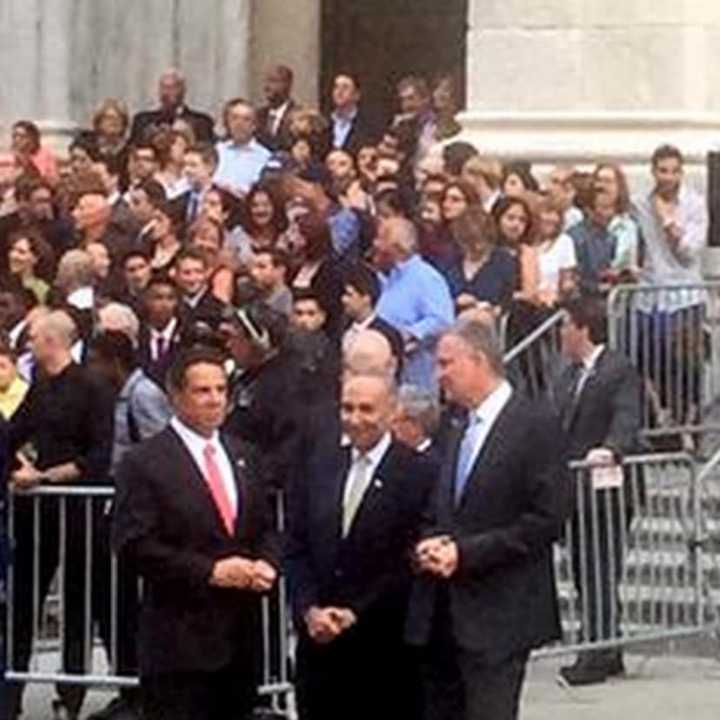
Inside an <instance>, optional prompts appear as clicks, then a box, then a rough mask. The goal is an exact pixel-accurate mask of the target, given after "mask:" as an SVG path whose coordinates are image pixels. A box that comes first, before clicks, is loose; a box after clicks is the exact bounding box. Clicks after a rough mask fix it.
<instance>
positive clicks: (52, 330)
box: [30, 310, 78, 375]
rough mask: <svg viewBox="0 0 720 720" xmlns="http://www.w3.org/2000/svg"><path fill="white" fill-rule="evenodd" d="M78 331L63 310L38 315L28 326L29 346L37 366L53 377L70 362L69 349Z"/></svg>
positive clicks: (76, 337)
mask: <svg viewBox="0 0 720 720" xmlns="http://www.w3.org/2000/svg"><path fill="white" fill-rule="evenodd" d="M77 339H78V329H77V326H76V325H75V322H74V321H73V319H72V318H71V317H70V315H68V313H66V312H65V311H64V310H53V311H52V312H49V313H44V314H42V315H38V316H37V317H35V318H34V319H33V322H32V324H31V325H30V346H31V348H32V352H33V355H34V356H35V360H36V361H37V363H38V365H39V366H40V367H41V368H42V369H43V370H45V371H46V372H48V373H49V374H51V375H53V374H56V373H57V372H59V371H60V370H62V369H63V368H64V367H66V366H67V364H68V363H69V362H71V360H72V358H71V355H70V348H71V347H72V346H73V344H74V343H75V341H76V340H77Z"/></svg>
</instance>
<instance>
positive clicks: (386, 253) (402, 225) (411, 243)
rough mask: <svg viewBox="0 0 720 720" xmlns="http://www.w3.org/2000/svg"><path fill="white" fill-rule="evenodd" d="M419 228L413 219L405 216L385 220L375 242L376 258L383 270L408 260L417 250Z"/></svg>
mask: <svg viewBox="0 0 720 720" xmlns="http://www.w3.org/2000/svg"><path fill="white" fill-rule="evenodd" d="M417 243H418V238H417V230H416V228H415V225H414V224H413V223H412V221H410V220H408V219H406V218H403V217H392V218H388V219H387V220H383V221H382V222H381V223H380V227H379V228H378V234H377V237H376V238H375V240H374V242H373V250H374V252H375V260H376V262H377V264H378V265H379V267H380V268H381V269H383V270H386V271H387V270H389V269H391V268H392V267H394V266H395V265H397V263H399V262H402V261H403V260H407V259H408V258H409V257H410V256H411V255H414V254H415V252H416V251H417Z"/></svg>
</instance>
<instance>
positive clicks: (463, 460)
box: [455, 413, 482, 505]
mask: <svg viewBox="0 0 720 720" xmlns="http://www.w3.org/2000/svg"><path fill="white" fill-rule="evenodd" d="M481 423H482V418H480V417H478V414H477V413H472V415H471V416H470V417H469V418H468V424H467V427H466V428H465V433H464V434H463V438H462V441H461V442H460V447H459V449H458V458H457V466H456V468H455V505H459V504H460V500H461V499H462V496H463V493H464V492H465V486H466V485H467V481H468V477H469V476H470V471H471V470H472V465H473V461H474V459H475V458H476V457H477V454H476V453H475V452H474V450H475V447H476V445H477V431H478V428H479V427H480V425H481Z"/></svg>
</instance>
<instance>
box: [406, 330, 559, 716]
mask: <svg viewBox="0 0 720 720" xmlns="http://www.w3.org/2000/svg"><path fill="white" fill-rule="evenodd" d="M437 360H438V376H439V381H440V384H441V386H442V387H443V389H444V391H445V393H446V396H447V398H448V399H449V400H450V401H452V402H455V403H457V404H458V405H460V406H462V407H464V408H466V409H467V411H468V417H467V422H466V423H465V424H463V427H462V428H461V429H456V431H455V433H454V437H453V438H452V439H451V440H450V441H449V443H448V453H447V456H446V458H445V462H444V464H443V468H442V471H441V473H440V480H439V483H438V486H437V490H436V493H435V497H434V501H433V503H432V505H431V513H430V515H429V519H430V522H431V524H430V526H429V527H428V529H427V531H426V532H425V533H424V534H425V539H423V540H422V541H421V542H420V543H419V544H418V546H417V548H416V558H417V562H418V566H419V568H420V571H421V574H420V575H419V577H418V579H417V582H416V584H415V586H414V588H413V597H412V599H411V603H410V611H409V618H408V628H407V632H408V639H409V640H410V642H412V643H414V644H417V645H420V646H422V647H423V649H424V651H425V654H426V668H425V670H426V673H425V688H426V698H425V702H426V706H425V709H426V715H425V717H426V718H429V719H431V720H462V719H465V720H485V719H487V720H490V719H492V720H500V719H502V720H509V719H510V718H515V717H517V711H518V705H519V698H520V690H521V687H522V681H523V678H524V674H525V665H526V663H527V659H528V655H529V653H530V650H531V649H532V648H535V647H538V646H540V645H542V644H544V643H546V642H549V641H550V640H554V639H556V638H558V637H559V636H560V623H559V613H558V606H557V597H556V589H555V582H554V577H553V568H552V553H551V550H552V543H553V541H554V540H555V539H556V538H557V537H559V535H560V531H561V527H562V522H563V520H564V518H565V516H566V514H567V512H568V510H569V496H570V493H569V489H570V485H569V481H568V477H567V473H566V471H565V464H564V463H563V458H562V451H561V447H560V430H559V427H557V426H556V422H555V420H554V419H553V417H552V415H551V414H550V413H549V412H547V411H545V410H544V409H543V408H540V407H536V406H535V405H533V404H531V403H530V402H529V401H528V400H526V399H525V398H523V397H522V396H521V395H520V394H519V393H517V392H515V391H513V388H512V386H511V385H510V384H509V383H508V382H507V381H506V380H505V379H504V377H503V365H502V355H501V353H500V350H499V346H498V343H497V339H496V337H495V334H494V331H493V329H492V328H491V327H490V326H488V325H487V324H485V323H481V322H478V321H477V320H472V319H470V320H468V319H462V320H460V321H458V323H457V324H456V325H455V326H453V327H452V329H450V330H449V331H447V332H446V334H445V335H444V336H443V337H442V339H441V340H440V343H439V344H438V349H437Z"/></svg>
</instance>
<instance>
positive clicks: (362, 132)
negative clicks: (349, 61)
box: [327, 75, 379, 155]
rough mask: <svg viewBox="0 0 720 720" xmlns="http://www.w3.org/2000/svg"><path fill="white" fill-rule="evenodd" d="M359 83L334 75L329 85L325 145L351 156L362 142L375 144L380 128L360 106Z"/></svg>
mask: <svg viewBox="0 0 720 720" xmlns="http://www.w3.org/2000/svg"><path fill="white" fill-rule="evenodd" d="M359 103H360V86H359V84H358V81H357V78H354V77H352V76H350V75H337V76H336V77H335V80H334V81H333V88H332V107H333V109H332V113H331V114H330V117H329V118H328V123H329V128H328V137H327V147H329V148H330V149H335V150H345V151H347V152H349V153H350V154H351V155H355V154H356V153H357V151H358V150H359V149H360V148H361V147H363V146H364V145H374V144H375V143H376V142H377V141H378V139H379V131H378V130H377V128H376V127H375V126H374V125H373V123H371V122H370V120H369V119H368V118H367V117H366V116H365V115H364V114H363V112H362V109H361V108H360V106H359Z"/></svg>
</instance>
